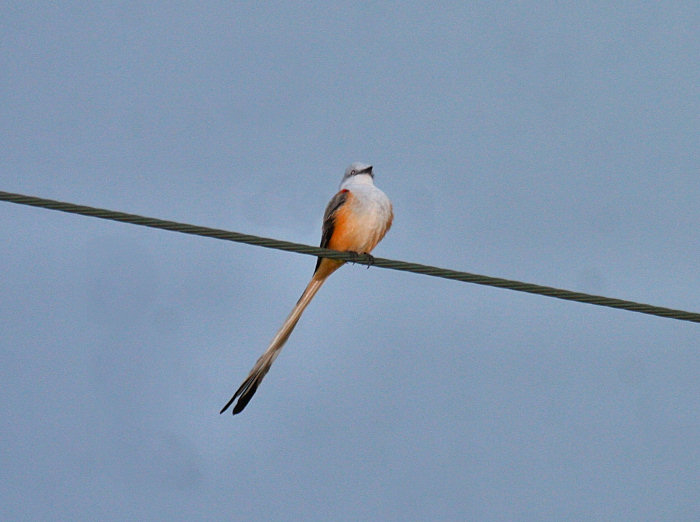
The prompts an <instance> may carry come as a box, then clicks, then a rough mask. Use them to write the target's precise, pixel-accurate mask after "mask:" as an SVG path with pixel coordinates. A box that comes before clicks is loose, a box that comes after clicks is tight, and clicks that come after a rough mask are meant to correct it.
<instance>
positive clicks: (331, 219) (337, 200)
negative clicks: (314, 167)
mask: <svg viewBox="0 0 700 522" xmlns="http://www.w3.org/2000/svg"><path fill="white" fill-rule="evenodd" d="M349 193H350V191H348V190H347V189H343V190H341V191H340V192H338V193H337V194H336V195H335V196H333V199H331V200H330V201H329V202H328V206H327V207H326V212H325V213H324V214H323V231H322V234H321V245H320V247H321V248H327V247H328V242H329V241H330V240H331V236H332V235H333V230H334V229H335V213H336V211H337V210H338V209H339V208H340V207H342V206H343V205H344V204H345V202H346V201H347V199H348V194H349ZM321 259H322V258H320V257H319V258H318V260H317V261H316V268H315V269H314V273H316V270H318V267H319V265H320V264H321Z"/></svg>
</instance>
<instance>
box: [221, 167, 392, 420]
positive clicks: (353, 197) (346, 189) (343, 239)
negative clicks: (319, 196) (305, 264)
mask: <svg viewBox="0 0 700 522" xmlns="http://www.w3.org/2000/svg"><path fill="white" fill-rule="evenodd" d="M372 168H373V167H372V165H366V164H364V163H359V162H355V163H352V164H351V165H350V166H349V167H348V168H347V169H346V170H345V173H344V175H343V178H342V180H341V182H340V188H339V191H338V193H337V194H336V195H335V196H333V197H332V198H331V200H330V202H329V203H328V205H327V206H326V211H325V213H324V215H323V226H322V233H321V245H320V246H321V248H328V249H331V250H340V251H347V252H354V253H356V254H358V255H359V254H367V255H369V253H370V252H371V251H372V249H374V247H375V246H377V244H378V243H379V242H380V241H381V240H382V238H383V237H384V235H385V234H386V233H387V231H388V230H389V229H390V228H391V224H392V222H393V219H394V211H393V207H392V204H391V201H389V198H388V197H387V196H386V194H384V192H382V191H381V190H380V189H378V188H377V187H376V186H375V185H374V172H373V170H372ZM370 259H372V258H371V256H370ZM344 263H345V261H342V260H340V259H328V258H324V257H319V258H318V260H317V261H316V268H315V269H314V273H313V275H312V277H311V280H310V281H309V284H308V285H307V286H306V289H305V290H304V292H303V293H302V294H301V297H299V300H298V301H297V303H296V304H295V305H294V308H292V311H291V312H290V314H289V316H287V319H286V320H285V321H284V323H283V324H282V326H281V327H280V329H279V330H278V331H277V334H276V335H275V336H274V337H273V339H272V341H271V342H270V345H269V346H268V348H267V349H266V350H265V352H263V354H262V355H261V356H260V358H259V359H258V360H257V362H256V363H255V365H254V366H253V369H252V370H251V371H250V373H249V374H248V376H247V377H246V379H245V380H244V381H243V384H241V386H240V387H239V388H238V390H236V393H234V394H233V397H231V399H230V400H229V401H228V402H227V403H226V405H225V406H224V407H223V408H222V409H221V411H220V413H224V412H225V411H226V410H227V409H228V408H229V407H230V406H231V404H233V403H234V402H236V404H235V405H234V407H233V415H236V414H237V413H240V412H241V411H243V409H244V408H245V407H246V406H247V404H248V403H249V402H250V399H251V398H252V397H253V395H255V392H256V391H257V389H258V386H260V383H261V382H262V380H263V378H264V377H265V375H266V374H267V372H268V371H269V369H270V366H272V363H273V362H274V361H275V359H276V358H277V356H278V355H279V352H280V350H281V349H282V347H283V346H284V344H285V343H286V342H287V339H289V336H290V335H291V333H292V330H294V327H295V326H296V325H297V322H298V321H299V318H300V317H301V314H302V313H303V312H304V310H305V309H306V307H307V306H308V305H309V303H310V302H311V300H312V299H313V297H314V296H315V295H316V292H318V290H319V289H320V288H321V285H323V283H324V282H325V281H326V279H327V278H328V276H330V275H331V274H332V273H333V272H335V271H336V270H337V269H338V268H340V267H341V266H342V265H343V264H344ZM236 399H238V400H237V401H236Z"/></svg>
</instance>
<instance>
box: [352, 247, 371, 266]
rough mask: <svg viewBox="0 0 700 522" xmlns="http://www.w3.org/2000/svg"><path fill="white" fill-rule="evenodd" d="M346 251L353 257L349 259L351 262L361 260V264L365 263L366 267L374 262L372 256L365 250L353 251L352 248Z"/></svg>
mask: <svg viewBox="0 0 700 522" xmlns="http://www.w3.org/2000/svg"><path fill="white" fill-rule="evenodd" d="M348 253H349V254H351V255H352V257H353V259H352V260H351V261H350V262H351V263H353V264H354V263H359V262H363V263H362V264H364V265H367V268H369V267H370V266H372V265H373V264H374V256H372V255H370V254H368V253H367V252H365V253H364V254H361V253H359V252H355V251H354V250H349V251H348Z"/></svg>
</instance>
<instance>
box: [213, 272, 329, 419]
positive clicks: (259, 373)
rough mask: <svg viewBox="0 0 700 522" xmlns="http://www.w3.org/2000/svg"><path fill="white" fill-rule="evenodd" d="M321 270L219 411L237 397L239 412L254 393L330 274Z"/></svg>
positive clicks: (234, 412) (236, 411) (227, 406)
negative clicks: (239, 385)
mask: <svg viewBox="0 0 700 522" xmlns="http://www.w3.org/2000/svg"><path fill="white" fill-rule="evenodd" d="M321 272H325V271H317V272H316V273H315V274H314V275H313V277H312V278H311V281H309V284H308V285H307V286H306V289H305V290H304V293H303V294H301V297H300V298H299V300H298V301H297V304H296V305H295V306H294V308H293V309H292V311H291V313H290V314H289V316H288V317H287V319H286V320H285V321H284V324H283V325H282V327H281V328H280V329H279V330H278V331H277V334H276V335H275V337H274V338H273V339H272V342H271V343H270V346H268V348H267V350H265V353H263V354H262V355H261V356H260V358H259V359H258V361H257V362H256V363H255V366H253V369H252V370H251V371H250V373H249V374H248V377H246V379H245V381H243V384H241V387H240V388H238V390H236V393H234V394H233V397H231V400H229V401H228V402H227V403H226V405H225V406H224V407H223V408H222V409H221V412H220V413H223V412H225V411H226V410H227V409H228V408H229V406H231V404H233V402H234V401H235V400H236V399H238V402H237V403H236V405H235V406H234V407H233V414H234V415H235V414H236V413H240V412H241V411H243V408H245V407H246V405H247V404H248V402H249V401H250V399H251V398H252V397H253V395H254V394H255V391H256V390H257V389H258V386H259V385H260V382H261V381H262V380H263V377H265V374H267V372H268V370H269V369H270V366H272V363H273V362H274V361H275V359H276V358H277V355H278V354H279V353H280V350H281V349H282V347H283V346H284V343H286V342H287V339H289V335H290V334H291V333H292V330H294V327H295V326H296V325H297V322H299V318H300V317H301V314H302V312H303V311H304V309H305V308H306V307H307V306H308V304H309V303H310V302H311V299H313V297H314V296H315V295H316V292H318V290H319V288H321V285H322V284H323V282H324V281H325V280H326V278H327V277H328V276H329V275H330V274H328V273H325V274H323V273H321Z"/></svg>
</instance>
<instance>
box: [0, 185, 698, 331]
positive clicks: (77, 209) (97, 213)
mask: <svg viewBox="0 0 700 522" xmlns="http://www.w3.org/2000/svg"><path fill="white" fill-rule="evenodd" d="M0 200H2V201H8V202H11V203H17V204H20V205H30V206H33V207H41V208H47V209H51V210H59V211H61V212H68V213H71V214H80V215H82V216H91V217H97V218H100V219H108V220H112V221H119V222H121V223H131V224H133V225H141V226H145V227H151V228H158V229H162V230H170V231H171V232H180V233H183V234H191V235H195V236H203V237H211V238H215V239H223V240H226V241H235V242H237V243H246V244H249V245H256V246H261V247H265V248H274V249H277V250H284V251H287V252H296V253H299V254H307V255H312V256H321V257H327V258H332V259H341V260H343V261H351V262H354V263H360V264H363V265H372V266H377V267H381V268H389V269H392V270H401V271H404V272H414V273H416V274H423V275H428V276H433V277H441V278H444V279H452V280H455V281H462V282H465V283H474V284H477V285H486V286H494V287H497V288H506V289H509V290H515V291H517V292H527V293H530V294H537V295H544V296H548V297H555V298H557V299H564V300H567V301H576V302H579V303H588V304H592V305H597V306H606V307H609V308H617V309H621V310H629V311H631V312H639V313H642V314H648V315H656V316H659V317H666V318H669V319H677V320H680V321H690V322H694V323H700V313H696V312H686V311H684V310H674V309H672V308H664V307H661V306H654V305H650V304H644V303H636V302H634V301H626V300H624V299H614V298H610V297H604V296H600V295H591V294H585V293H582V292H572V291H571V290H563V289H561V288H553V287H551V286H542V285H536V284H533V283H523V282H521V281H513V280H510V279H501V278H499V277H490V276H485V275H479V274H471V273H468V272H461V271H458V270H450V269H447V268H439V267H436V266H429V265H421V264H418V263H407V262H405V261H397V260H393V259H384V258H381V257H371V256H369V255H366V254H359V255H358V254H355V253H352V252H339V251H336V250H328V249H327V248H319V247H315V246H310V245H303V244H301V243H292V242H290V241H281V240H279V239H271V238H267V237H260V236H255V235H251V234H241V233H239V232H232V231H229V230H222V229H217V228H209V227H202V226H198V225H189V224H186V223H178V222H176V221H167V220H163V219H157V218H151V217H146V216H139V215H137V214H127V213H126V212H117V211H114V210H107V209H103V208H95V207H88V206H85V205H76V204H74V203H66V202H63V201H56V200H52V199H44V198H39V197H35V196H25V195H22V194H15V193H12V192H2V191H0Z"/></svg>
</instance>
